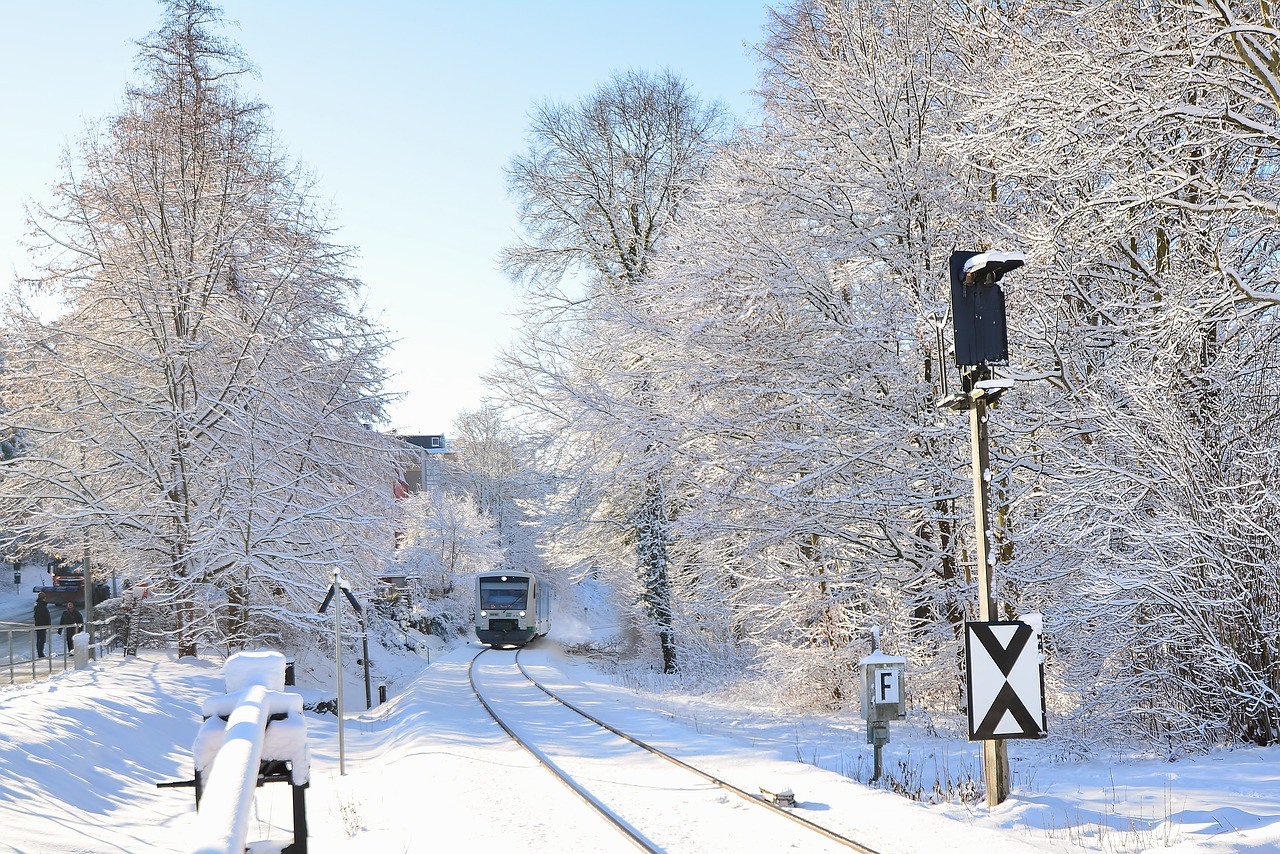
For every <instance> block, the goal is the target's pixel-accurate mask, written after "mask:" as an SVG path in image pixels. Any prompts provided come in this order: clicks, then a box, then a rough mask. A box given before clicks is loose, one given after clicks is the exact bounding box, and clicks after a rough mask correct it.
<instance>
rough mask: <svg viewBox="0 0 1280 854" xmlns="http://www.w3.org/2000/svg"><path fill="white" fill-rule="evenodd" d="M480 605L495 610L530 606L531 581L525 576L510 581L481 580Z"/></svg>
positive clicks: (510, 609) (509, 609)
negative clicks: (524, 577)
mask: <svg viewBox="0 0 1280 854" xmlns="http://www.w3.org/2000/svg"><path fill="white" fill-rule="evenodd" d="M480 607H481V608H484V609H486V610H493V611H512V610H515V609H517V608H527V607H529V582H528V581H527V580H525V579H523V578H520V579H512V580H510V581H498V580H497V579H494V580H492V581H489V580H487V579H485V580H481V582H480Z"/></svg>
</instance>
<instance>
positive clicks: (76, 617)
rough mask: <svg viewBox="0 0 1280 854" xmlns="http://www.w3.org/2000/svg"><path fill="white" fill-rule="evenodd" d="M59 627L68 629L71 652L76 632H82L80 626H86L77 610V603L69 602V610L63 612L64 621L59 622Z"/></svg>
mask: <svg viewBox="0 0 1280 854" xmlns="http://www.w3.org/2000/svg"><path fill="white" fill-rule="evenodd" d="M58 625H60V626H66V627H67V650H68V651H69V650H70V649H71V639H72V638H73V637H75V635H76V632H78V631H80V626H82V625H84V617H83V616H81V614H80V612H79V611H77V610H76V603H75V602H71V601H68V602H67V610H65V611H63V612H62V619H60V620H58Z"/></svg>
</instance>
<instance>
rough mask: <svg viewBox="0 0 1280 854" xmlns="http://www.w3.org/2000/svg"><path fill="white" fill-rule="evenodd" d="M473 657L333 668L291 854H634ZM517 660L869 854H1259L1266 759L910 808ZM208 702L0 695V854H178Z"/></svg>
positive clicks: (120, 684)
mask: <svg viewBox="0 0 1280 854" xmlns="http://www.w3.org/2000/svg"><path fill="white" fill-rule="evenodd" d="M10 589H12V588H10ZM27 589H28V590H29V587H28V588H27ZM15 595H21V594H15ZM25 597H26V598H29V597H30V594H29V593H27V594H25ZM0 598H4V597H3V595H0ZM562 623H563V630H564V631H565V632H566V635H565V637H563V638H561V640H563V641H567V642H576V641H577V640H578V639H580V638H579V636H580V634H581V633H582V632H583V631H590V630H592V629H593V627H591V626H587V625H586V624H585V623H580V621H576V620H572V619H569V618H567V617H566V618H564V619H562ZM596 628H598V627H596ZM555 634H556V633H555V632H553V636H554V635H555ZM552 640H553V641H554V640H556V638H554V637H553V638H552ZM480 648H481V647H480V646H479V645H478V644H474V643H473V644H464V645H460V646H457V647H455V648H454V649H452V650H444V651H441V650H437V651H435V652H433V653H432V654H431V663H430V665H429V666H428V665H427V662H426V660H425V659H424V658H416V657H412V656H407V655H400V656H393V655H391V654H389V653H387V654H382V653H379V654H377V655H375V656H374V660H373V665H374V666H373V675H374V680H375V681H374V684H375V686H376V685H379V684H386V685H387V686H388V689H389V698H388V702H387V703H386V704H385V705H381V706H375V708H373V709H371V710H368V711H366V710H365V709H364V699H365V697H364V687H363V682H362V680H361V679H360V678H359V677H360V674H359V672H358V668H355V667H353V668H352V671H353V672H352V673H351V674H349V676H350V678H349V679H348V680H347V681H346V682H345V683H344V695H345V701H346V705H347V717H346V719H345V721H346V722H345V727H344V733H345V738H344V751H343V756H342V763H341V764H342V766H343V770H345V773H341V772H340V767H339V753H338V739H337V725H336V719H335V718H334V717H333V716H332V715H317V714H315V713H312V712H308V713H307V715H306V719H307V725H308V732H309V741H310V745H311V751H312V766H311V779H312V785H311V787H310V789H308V790H307V816H308V821H309V824H310V830H311V836H310V840H309V848H310V851H311V852H313V854H366V852H379V854H382V853H383V852H401V851H403V852H419V851H421V852H425V851H435V850H441V849H443V850H460V849H461V848H462V847H463V846H464V845H465V846H466V848H467V850H472V849H479V850H522V851H530V852H543V851H547V852H550V851H554V852H566V854H573V853H574V852H583V854H587V852H590V854H595V852H603V851H624V850H626V851H630V850H634V849H633V848H632V847H631V846H630V845H629V844H628V843H625V842H624V841H622V840H621V838H620V837H619V838H617V839H615V838H613V836H611V835H610V834H612V831H610V830H607V829H606V828H604V826H603V824H602V822H601V821H600V820H599V819H598V818H596V817H595V816H594V815H593V814H591V813H590V812H589V811H588V810H587V809H586V808H585V807H584V806H583V805H582V804H581V802H579V801H578V800H577V798H576V797H575V796H573V795H572V794H571V793H569V792H568V791H567V790H566V789H564V788H563V787H561V786H559V785H558V784H555V783H552V782H549V780H548V778H547V777H546V773H545V772H544V771H543V770H542V769H541V768H540V767H538V765H537V763H536V762H535V760H533V759H532V758H531V757H529V756H527V755H525V754H524V753H523V752H521V751H520V750H519V749H518V748H515V747H514V746H512V745H511V744H510V743H509V742H508V740H507V739H506V736H505V735H504V734H503V733H502V732H501V731H500V730H499V729H498V728H497V726H496V725H495V724H493V723H492V721H491V720H490V719H489V718H488V717H487V715H486V714H485V712H484V710H483V709H482V708H481V707H480V706H479V704H478V703H477V702H476V701H475V699H474V698H473V697H472V696H471V695H470V691H469V688H467V687H466V676H465V671H466V666H467V662H468V661H469V660H470V658H471V656H472V655H474V654H475V652H477V651H478V650H479V649H480ZM525 656H526V658H527V661H526V663H527V665H528V666H529V667H530V669H531V671H532V672H534V673H535V675H537V676H539V678H543V677H545V678H546V681H548V683H549V684H551V685H552V687H554V688H557V689H563V690H564V691H565V693H566V695H567V696H568V698H569V699H570V700H572V701H573V702H575V703H577V704H579V705H582V706H584V707H589V710H590V711H592V712H593V713H595V714H596V715H597V716H598V717H601V718H602V719H604V720H606V721H608V722H610V723H612V724H613V725H615V726H618V727H619V728H621V729H624V730H628V731H634V732H635V734H636V735H637V736H638V737H640V738H642V739H645V740H646V741H649V742H650V743H653V744H654V745H655V746H659V747H661V748H663V749H666V750H668V752H671V753H675V754H677V755H680V756H682V757H684V758H686V759H687V760H688V761H691V762H693V763H694V764H698V765H705V766H707V768H708V770H711V771H712V772H713V773H715V772H719V773H720V775H721V776H723V777H724V778H725V779H728V780H730V781H731V782H734V783H735V784H738V785H740V786H742V787H743V788H749V789H754V788H755V787H756V786H758V785H764V784H767V783H776V782H777V781H778V780H780V779H781V780H786V781H788V784H789V785H791V787H792V788H793V790H794V791H795V794H796V797H797V800H798V801H799V802H800V807H801V808H802V809H803V810H805V811H806V813H807V814H808V815H809V816H810V817H811V818H813V819H815V820H817V821H820V822H824V823H825V822H830V823H831V824H832V825H833V826H837V827H841V828H852V829H856V831H857V833H856V834H855V835H856V836H858V838H860V839H862V840H864V841H865V842H867V843H868V844H870V845H871V846H872V847H873V848H876V849H877V850H879V851H881V852H884V854H895V852H942V851H945V852H956V854H969V852H981V854H990V852H1002V854H1003V852H1073V851H1105V852H1140V851H1168V852H1175V854H1190V852H1205V854H1219V852H1276V851H1280V779H1278V778H1280V774H1277V770H1280V751H1277V750H1276V749H1240V750H1234V751H1220V752H1217V753H1215V754H1213V755H1210V756H1206V757H1202V758H1197V759H1193V760H1184V761H1179V762H1176V763H1167V762H1162V761H1158V760H1141V759H1133V760H1129V761H1103V760H1097V761H1094V762H1090V763H1082V764H1070V765H1061V764H1052V763H1049V762H1046V761H1044V760H1043V758H1042V757H1043V756H1044V755H1046V754H1047V752H1048V746H1047V745H1046V744H1045V743H1042V742H1012V743H1011V749H1010V753H1011V755H1012V757H1013V764H1014V768H1015V780H1014V787H1015V791H1014V794H1013V797H1012V798H1011V799H1010V800H1009V801H1008V802H1007V803H1006V804H1003V805H1001V806H1000V807H997V808H995V809H994V810H989V809H987V808H986V807H985V806H983V805H981V804H978V805H975V804H960V803H953V804H940V805H934V806H922V805H919V804H917V803H915V802H912V801H909V800H907V799H905V798H902V797H900V796H898V795H895V794H892V793H889V792H885V791H877V790H873V789H870V788H868V787H867V786H865V785H864V784H862V783H860V782H856V781H854V780H852V779H850V778H853V777H859V776H860V777H863V778H865V777H866V776H867V774H868V773H869V769H870V755H871V754H870V747H868V746H867V745H866V744H865V730H864V725H863V723H862V722H861V720H859V719H858V718H857V715H856V713H852V714H832V715H796V714H787V713H784V712H781V711H777V710H770V709H767V708H764V707H761V706H759V705H758V704H756V703H752V702H749V701H748V700H744V699H743V698H741V697H739V698H738V699H736V700H732V701H730V700H729V699H727V698H725V697H719V698H712V697H693V696H686V695H681V694H678V693H675V692H672V691H670V690H668V689H663V688H660V686H658V684H657V679H656V677H655V678H654V679H653V680H652V684H645V685H639V687H641V688H642V689H644V690H640V691H637V690H635V688H636V687H637V684H638V682H637V679H636V678H635V677H629V678H626V679H622V678H619V677H618V676H616V675H613V674H609V673H605V672H602V671H601V670H600V669H598V668H596V667H595V666H593V665H592V664H591V663H589V662H586V661H584V660H582V659H579V658H575V657H572V656H569V655H567V654H566V653H565V652H564V646H563V645H561V644H560V643H556V642H552V643H543V644H539V645H537V646H535V647H531V648H530V649H529V650H528V652H527V653H526V654H525ZM306 673H307V672H306V671H300V682H302V684H301V685H300V686H299V688H298V690H299V691H300V692H301V693H302V694H303V695H304V698H305V699H307V700H308V702H314V701H315V700H316V699H319V698H326V697H332V696H333V694H334V691H333V686H332V685H331V684H326V683H325V681H324V680H323V679H321V680H320V681H315V682H311V683H310V684H308V683H307V679H306V678H304V676H306ZM3 681H4V674H3V671H0V686H2V685H3ZM224 690H225V686H224V683H223V679H222V672H221V667H220V662H219V661H215V660H199V661H191V660H183V661H176V660H175V659H174V658H173V657H172V655H171V654H169V653H163V652H159V651H147V650H144V651H143V654H142V655H141V656H139V657H138V658H137V659H130V660H125V659H122V658H120V657H119V656H113V657H110V658H107V659H104V660H101V661H98V662H95V663H93V664H92V665H91V666H90V667H89V668H88V669H86V670H81V671H74V670H73V671H68V672H67V673H65V674H62V675H59V676H56V677H54V678H52V679H46V680H43V681H41V682H38V683H36V684H32V685H13V686H9V687H0V826H3V827H4V828H5V830H4V832H3V833H2V834H0V851H12V852H22V854H62V852H68V853H69V852H94V854H99V852H101V854H114V853H115V852H130V854H133V852H144V851H147V852H151V851H159V852H164V851H184V850H188V849H189V848H190V847H191V845H192V844H194V842H195V840H193V839H192V838H191V834H192V831H193V829H194V827H195V813H194V804H193V801H194V796H193V791H192V789H190V788H164V789H161V788H157V787H156V783H159V782H163V781H170V780H187V779H190V778H191V777H192V773H193V768H192V754H191V748H192V742H193V739H194V737H195V734H196V731H197V729H198V727H199V724H200V706H201V703H202V702H203V700H204V699H205V698H206V697H208V696H210V695H212V694H219V693H222V692H223V691H224ZM374 692H375V693H374V702H375V703H376V702H377V696H376V687H375V688H374ZM978 755H979V751H978V746H977V745H970V744H969V743H967V742H965V741H963V737H962V736H961V738H960V739H957V738H955V737H954V736H948V737H939V736H931V735H929V734H928V733H926V732H925V731H924V730H923V728H922V727H920V726H917V725H914V724H912V722H910V721H908V722H905V723H902V724H895V725H894V728H893V741H892V742H891V743H890V745H889V746H888V747H887V748H886V749H885V767H886V770H889V769H891V768H893V767H895V766H896V765H897V764H898V763H899V761H900V760H901V761H902V762H903V763H905V764H906V766H908V767H914V768H917V769H922V770H921V777H922V779H923V781H924V782H923V785H924V787H925V788H929V787H930V786H932V784H933V777H934V769H935V768H938V769H942V770H943V771H945V772H946V773H945V774H943V776H950V777H952V778H956V777H959V778H963V777H964V776H966V775H967V774H972V776H973V777H975V778H980V763H979V760H978V758H977V757H978ZM797 760H803V761H797ZM815 766H821V767H815ZM837 772H841V773H837ZM291 822H292V813H291V808H290V802H289V792H288V787H287V786H286V785H284V784H270V785H268V786H265V787H263V788H262V789H260V790H259V795H258V798H257V801H256V804H255V812H254V817H253V822H252V824H251V830H250V839H251V840H254V844H253V846H252V850H253V852H255V854H275V852H278V851H279V850H280V849H281V848H282V847H283V846H284V845H286V844H288V843H289V842H290V841H291V838H292V837H291V829H292V824H291ZM850 832H852V831H850ZM704 850H705V849H704ZM797 850H803V849H802V848H801V849H797Z"/></svg>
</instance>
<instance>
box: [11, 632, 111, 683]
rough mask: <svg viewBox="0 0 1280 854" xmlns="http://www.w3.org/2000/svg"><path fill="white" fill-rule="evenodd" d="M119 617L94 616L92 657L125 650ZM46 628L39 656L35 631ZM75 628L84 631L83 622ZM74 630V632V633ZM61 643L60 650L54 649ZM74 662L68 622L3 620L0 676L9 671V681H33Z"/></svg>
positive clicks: (58, 671)
mask: <svg viewBox="0 0 1280 854" xmlns="http://www.w3.org/2000/svg"><path fill="white" fill-rule="evenodd" d="M119 624H120V618H119V617H112V618H110V619H107V620H94V621H93V622H92V626H93V629H94V642H93V646H92V647H91V648H90V650H89V655H90V658H106V657H107V656H108V655H110V654H111V653H112V652H116V651H119V652H123V651H124V645H123V643H122V638H121V637H120V636H119V631H118V629H119ZM41 628H43V629H44V630H45V631H46V635H45V656H44V657H43V658H40V657H38V656H36V632H37V631H38V630H39V629H41ZM74 628H75V630H76V632H79V631H83V629H84V624H83V623H76V624H74ZM74 633H75V632H73V634H74ZM58 647H61V651H60V652H57V651H55V650H56V649H57V648H58ZM74 666H75V656H74V649H73V648H72V646H71V644H69V643H68V642H67V626H39V627H37V626H36V625H34V624H32V623H0V680H3V679H4V675H5V674H7V675H8V679H9V684H10V685H13V684H16V683H18V682H34V681H36V680H37V679H43V678H48V677H50V676H53V675H55V674H57V673H62V672H64V671H66V670H70V669H71V668H73V667H74Z"/></svg>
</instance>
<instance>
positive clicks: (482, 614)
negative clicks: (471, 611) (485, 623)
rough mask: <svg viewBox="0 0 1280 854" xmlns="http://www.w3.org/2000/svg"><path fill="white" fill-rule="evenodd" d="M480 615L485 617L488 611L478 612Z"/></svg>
mask: <svg viewBox="0 0 1280 854" xmlns="http://www.w3.org/2000/svg"><path fill="white" fill-rule="evenodd" d="M480 616H482V617H487V616H489V612H488V611H481V612H480Z"/></svg>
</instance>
